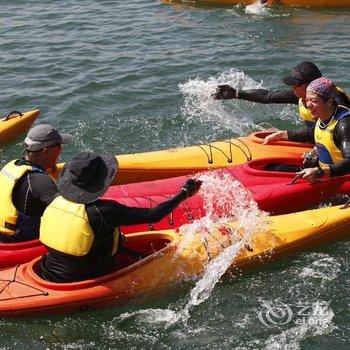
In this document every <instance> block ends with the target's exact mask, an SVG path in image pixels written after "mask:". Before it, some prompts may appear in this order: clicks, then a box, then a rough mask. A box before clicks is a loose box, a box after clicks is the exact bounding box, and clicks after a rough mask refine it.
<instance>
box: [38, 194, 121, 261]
mask: <svg viewBox="0 0 350 350" xmlns="http://www.w3.org/2000/svg"><path fill="white" fill-rule="evenodd" d="M113 238H114V242H113V249H112V255H113V254H114V253H115V252H116V251H117V247H118V239H119V230H118V228H116V229H115V230H114V234H113ZM39 239H40V241H41V242H42V243H43V244H45V245H46V246H47V247H49V248H51V249H54V250H56V251H58V252H61V253H64V254H68V255H74V256H85V255H87V254H88V253H89V251H90V249H91V247H92V243H93V241H94V233H93V231H92V228H91V226H90V223H89V218H88V215H87V213H86V209H85V205H84V204H79V203H74V202H71V201H68V200H67V199H65V198H63V197H62V196H59V197H57V198H55V199H54V200H53V202H52V203H51V204H50V205H49V206H48V207H47V208H46V210H45V212H44V215H43V216H42V218H41V224H40V238H39Z"/></svg>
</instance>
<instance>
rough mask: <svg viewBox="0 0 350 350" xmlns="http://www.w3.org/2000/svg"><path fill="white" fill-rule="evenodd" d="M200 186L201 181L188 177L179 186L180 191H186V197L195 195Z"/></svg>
mask: <svg viewBox="0 0 350 350" xmlns="http://www.w3.org/2000/svg"><path fill="white" fill-rule="evenodd" d="M201 186H202V181H200V180H194V179H188V180H187V181H186V182H185V184H184V185H183V186H182V187H181V191H182V192H186V194H187V198H188V197H192V196H193V195H195V194H196V193H197V192H198V191H199V189H200V188H201Z"/></svg>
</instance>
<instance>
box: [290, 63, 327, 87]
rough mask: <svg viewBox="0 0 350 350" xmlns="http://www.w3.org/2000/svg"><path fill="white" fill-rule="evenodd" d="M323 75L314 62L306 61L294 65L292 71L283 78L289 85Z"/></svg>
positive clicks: (302, 82) (306, 81)
mask: <svg viewBox="0 0 350 350" xmlns="http://www.w3.org/2000/svg"><path fill="white" fill-rule="evenodd" d="M321 77H322V73H321V72H320V70H319V69H318V68H317V66H316V65H315V64H314V63H312V62H308V61H304V62H301V63H299V64H298V65H297V66H296V67H294V68H293V70H292V71H291V73H290V74H289V75H287V76H285V77H284V78H283V82H284V83H285V84H287V85H298V84H306V83H311V82H312V81H313V80H315V79H318V78H321Z"/></svg>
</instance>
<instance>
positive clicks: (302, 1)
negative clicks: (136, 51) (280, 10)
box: [163, 0, 350, 7]
mask: <svg viewBox="0 0 350 350" xmlns="http://www.w3.org/2000/svg"><path fill="white" fill-rule="evenodd" d="M259 1H260V0H188V1H186V0H185V1H184V0H163V2H167V3H170V2H177V3H186V2H188V3H196V4H209V5H224V6H227V5H238V4H242V5H252V4H254V3H257V2H259ZM260 2H262V3H266V4H267V5H287V6H300V7H308V6H309V7H350V0H267V1H265V0H263V1H260Z"/></svg>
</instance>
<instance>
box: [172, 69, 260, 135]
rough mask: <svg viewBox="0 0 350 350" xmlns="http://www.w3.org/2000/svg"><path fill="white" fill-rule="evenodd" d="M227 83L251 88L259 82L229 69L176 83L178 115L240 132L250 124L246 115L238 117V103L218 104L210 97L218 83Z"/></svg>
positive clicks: (245, 129) (243, 131) (251, 122)
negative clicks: (179, 104)
mask: <svg viewBox="0 0 350 350" xmlns="http://www.w3.org/2000/svg"><path fill="white" fill-rule="evenodd" d="M223 84H228V85H231V86H232V87H234V88H237V89H240V88H244V89H252V88H261V87H262V83H261V82H260V83H257V82H255V81H254V80H253V79H251V78H250V77H249V76H247V75H246V74H244V72H242V71H238V70H237V69H231V70H229V71H226V72H223V73H221V74H219V75H217V76H215V77H209V78H208V79H207V80H206V81H205V80H202V79H200V78H195V79H190V80H188V81H187V82H185V83H183V84H179V89H180V92H181V93H182V94H183V95H184V105H183V107H182V108H181V111H182V114H183V115H184V116H185V118H186V119H187V120H188V121H196V122H198V121H199V122H201V123H207V122H212V123H213V124H214V126H213V127H214V129H215V125H217V128H220V127H225V128H228V129H230V130H232V131H233V132H234V133H236V134H239V135H241V134H244V133H246V132H247V130H249V131H250V130H251V128H252V127H253V128H254V127H256V126H254V123H253V121H252V120H251V118H250V117H248V116H247V117H244V116H242V109H241V108H239V104H238V105H237V103H235V102H232V103H228V104H227V103H222V102H221V101H218V100H214V99H213V96H212V95H213V94H214V93H215V91H216V88H217V86H218V85H223Z"/></svg>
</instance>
